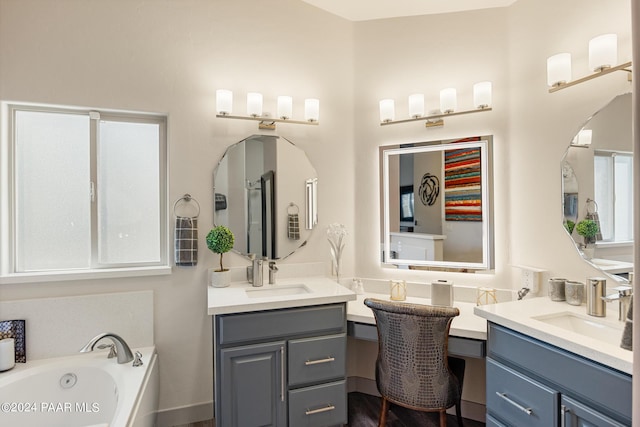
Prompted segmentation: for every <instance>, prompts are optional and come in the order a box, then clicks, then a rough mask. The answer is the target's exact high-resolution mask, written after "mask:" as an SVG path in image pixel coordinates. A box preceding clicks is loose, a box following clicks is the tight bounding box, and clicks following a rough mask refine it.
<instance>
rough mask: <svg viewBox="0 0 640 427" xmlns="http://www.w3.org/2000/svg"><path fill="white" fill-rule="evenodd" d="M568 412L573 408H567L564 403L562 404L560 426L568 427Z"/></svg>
mask: <svg viewBox="0 0 640 427" xmlns="http://www.w3.org/2000/svg"><path fill="white" fill-rule="evenodd" d="M567 412H568V413H571V409H569V408H567V407H566V406H564V405H561V406H560V427H566V425H567V421H566V417H567Z"/></svg>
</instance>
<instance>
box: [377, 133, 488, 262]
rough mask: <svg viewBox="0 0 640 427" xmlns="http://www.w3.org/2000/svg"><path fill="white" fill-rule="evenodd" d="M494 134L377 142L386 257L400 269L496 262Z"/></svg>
mask: <svg viewBox="0 0 640 427" xmlns="http://www.w3.org/2000/svg"><path fill="white" fill-rule="evenodd" d="M491 142H492V137H491V136H483V137H472V138H465V139H462V140H450V141H431V142H422V143H413V144H402V145H394V146H383V147H380V160H381V169H382V188H381V190H382V197H381V200H382V202H383V203H382V211H383V223H382V227H381V229H382V259H383V262H384V263H386V264H392V265H395V266H397V267H398V268H409V269H429V270H443V269H446V270H448V271H474V270H487V269H491V268H493V238H492V233H493V227H492V200H491V192H490V188H491V183H492V180H491Z"/></svg>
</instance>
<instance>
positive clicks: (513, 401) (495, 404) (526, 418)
mask: <svg viewBox="0 0 640 427" xmlns="http://www.w3.org/2000/svg"><path fill="white" fill-rule="evenodd" d="M559 396H560V394H559V393H558V392H557V391H555V390H552V389H550V388H549V387H547V386H545V385H543V384H540V383H539V382H537V381H534V380H532V379H530V378H527V377H526V376H524V375H522V374H521V373H519V372H517V371H515V370H513V369H510V368H508V367H506V366H504V365H502V364H500V363H497V362H495V361H494V360H491V359H487V411H488V412H489V413H491V414H492V415H494V416H496V417H497V418H498V419H501V420H504V421H505V422H506V423H507V424H508V425H512V426H518V427H554V426H557V425H558V415H557V414H558V410H559V408H558V400H559Z"/></svg>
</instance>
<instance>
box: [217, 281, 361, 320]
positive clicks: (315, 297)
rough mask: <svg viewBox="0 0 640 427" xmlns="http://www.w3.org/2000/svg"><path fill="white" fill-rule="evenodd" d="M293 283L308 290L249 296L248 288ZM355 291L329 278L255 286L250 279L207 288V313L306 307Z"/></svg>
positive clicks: (337, 299)
mask: <svg viewBox="0 0 640 427" xmlns="http://www.w3.org/2000/svg"><path fill="white" fill-rule="evenodd" d="M294 284H304V285H305V286H306V287H307V288H309V289H310V290H311V292H309V293H304V294H296V295H274V296H265V297H260V298H249V297H248V296H247V292H245V291H247V290H250V291H253V290H257V289H275V288H278V287H279V286H280V287H286V286H289V285H294ZM355 298H356V294H355V293H354V292H353V291H351V290H350V289H347V288H345V287H344V286H342V285H339V284H338V283H336V282H335V281H334V280H331V279H329V278H326V277H303V278H296V279H282V280H278V283H277V284H275V285H264V286H262V287H253V286H252V285H251V283H249V282H232V283H231V286H228V287H226V288H214V287H211V286H209V287H208V308H207V314H209V315H217V314H229V313H242V312H249V311H259V310H275V309H280V308H292V307H303V306H309V305H319V304H332V303H338V302H347V301H350V300H354V299H355Z"/></svg>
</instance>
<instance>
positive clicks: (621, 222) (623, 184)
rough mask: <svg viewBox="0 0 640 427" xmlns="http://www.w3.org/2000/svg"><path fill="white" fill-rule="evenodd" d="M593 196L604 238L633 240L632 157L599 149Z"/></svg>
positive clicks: (617, 240) (595, 163) (618, 240)
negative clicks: (596, 204)
mask: <svg viewBox="0 0 640 427" xmlns="http://www.w3.org/2000/svg"><path fill="white" fill-rule="evenodd" d="M594 197H595V200H596V202H597V203H598V217H599V219H600V228H601V233H602V240H603V241H610V242H624V241H630V240H633V157H632V156H631V154H628V153H615V152H606V153H605V152H600V153H596V155H595V156H594Z"/></svg>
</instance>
